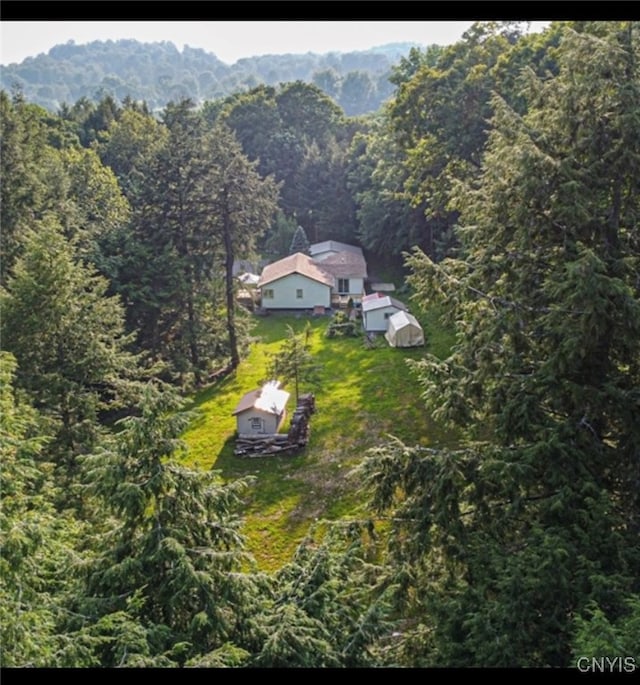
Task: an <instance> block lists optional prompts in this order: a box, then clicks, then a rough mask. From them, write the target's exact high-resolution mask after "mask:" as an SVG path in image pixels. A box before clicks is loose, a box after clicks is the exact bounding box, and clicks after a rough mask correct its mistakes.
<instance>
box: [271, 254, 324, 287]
mask: <svg viewBox="0 0 640 685" xmlns="http://www.w3.org/2000/svg"><path fill="white" fill-rule="evenodd" d="M291 274H300V275H301V276H306V277H307V278H310V279H311V280H312V281H318V282H319V283H323V284H324V285H327V286H329V287H331V286H333V276H332V275H331V274H329V273H327V272H326V271H324V270H323V269H321V268H320V266H318V264H316V262H314V261H313V259H311V257H308V256H307V255H306V254H303V253H302V252H296V253H295V254H292V255H289V256H288V257H285V258H284V259H280V260H278V261H277V262H273V264H268V265H267V266H265V267H264V269H263V270H262V274H261V276H260V281H259V282H258V287H259V288H261V287H262V286H265V285H267V284H268V283H272V282H273V281H277V280H278V279H280V278H284V277H285V276H290V275H291Z"/></svg>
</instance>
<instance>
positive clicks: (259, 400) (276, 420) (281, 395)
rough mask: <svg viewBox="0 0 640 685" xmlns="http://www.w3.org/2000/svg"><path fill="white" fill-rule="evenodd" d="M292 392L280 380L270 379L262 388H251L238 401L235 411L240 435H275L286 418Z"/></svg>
mask: <svg viewBox="0 0 640 685" xmlns="http://www.w3.org/2000/svg"><path fill="white" fill-rule="evenodd" d="M289 397H290V393H288V392H287V391H286V390H283V389H282V388H281V387H280V382H279V381H269V382H268V383H265V384H264V385H263V386H262V388H258V389H257V390H251V392H248V393H246V395H244V396H243V397H242V399H241V400H240V402H238V405H237V406H236V408H235V409H234V411H233V414H234V416H235V417H236V421H237V430H238V435H239V436H240V437H252V436H260V435H274V434H275V433H277V432H278V431H279V430H280V427H281V426H282V424H283V423H284V420H285V418H286V415H287V412H286V406H287V402H288V400H289Z"/></svg>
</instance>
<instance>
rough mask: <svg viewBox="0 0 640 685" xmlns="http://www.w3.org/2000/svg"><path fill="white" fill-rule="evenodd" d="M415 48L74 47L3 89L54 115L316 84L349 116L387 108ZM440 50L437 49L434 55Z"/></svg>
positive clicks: (7, 71) (36, 63)
mask: <svg viewBox="0 0 640 685" xmlns="http://www.w3.org/2000/svg"><path fill="white" fill-rule="evenodd" d="M412 47H417V46H415V45H413V44H410V43H401V44H389V45H383V46H380V47H378V48H372V49H371V50H364V51H360V52H348V53H339V52H332V53H328V54H325V55H318V54H313V53H307V54H300V55H293V54H286V55H262V56H259V57H247V58H244V59H240V60H238V61H237V62H236V63H235V64H225V63H224V62H222V61H221V60H219V59H218V58H217V57H216V56H215V54H213V53H211V52H206V51H205V50H202V49H200V48H191V47H189V46H184V49H182V50H179V49H178V48H177V47H176V46H175V45H174V44H173V43H170V42H162V43H140V42H138V41H135V40H117V41H112V40H109V41H94V42H91V43H88V44H86V45H76V44H74V43H73V42H70V43H66V44H63V45H56V46H55V47H53V48H51V50H49V52H48V53H46V54H41V55H38V56H37V57H28V58H27V59H25V60H24V61H23V62H21V63H20V64H9V65H6V66H3V67H2V69H0V88H3V89H4V90H7V91H11V90H13V89H15V88H19V89H20V90H21V91H22V92H23V94H24V96H25V97H26V98H27V99H28V100H29V101H30V102H34V103H36V104H38V105H42V106H43V107H45V108H46V109H48V110H50V111H52V112H55V111H57V110H58V109H59V108H60V107H61V106H62V105H63V104H67V105H70V104H72V103H74V102H76V101H77V100H80V99H81V98H87V99H89V100H93V101H98V100H101V99H102V98H104V97H105V96H107V95H109V96H111V97H113V98H115V99H116V100H119V101H122V100H124V99H125V98H131V99H132V100H138V101H139V100H144V101H145V102H146V103H147V105H148V106H149V107H150V108H151V109H152V110H160V109H162V108H163V107H165V106H166V105H167V104H168V103H169V102H170V101H171V100H174V101H175V100H180V99H183V98H189V99H191V100H193V101H194V102H196V103H201V102H203V101H205V100H214V99H218V98H221V97H224V96H226V95H230V94H231V93H237V92H239V91H246V90H249V89H251V88H255V87H256V86H259V85H261V84H264V85H272V86H274V85H278V84H279V83H287V82H289V81H298V80H299V81H304V82H306V83H313V84H315V85H317V86H318V87H319V88H320V89H321V90H322V91H323V92H324V93H326V94H327V95H328V96H329V97H331V98H332V99H333V100H334V101H335V102H336V103H337V104H338V105H340V107H342V108H343V109H344V111H345V113H346V114H347V115H349V116H355V115H358V114H366V113H367V112H373V111H376V110H377V109H379V108H380V106H381V104H382V103H383V102H384V101H385V100H387V99H388V98H389V97H391V95H392V94H393V85H392V84H391V83H389V75H390V73H391V68H392V67H393V66H394V65H395V64H397V62H398V61H399V60H400V59H401V58H402V57H406V56H407V55H408V54H409V51H410V49H411V48H412ZM433 50H435V51H437V50H438V48H435V47H434V48H433Z"/></svg>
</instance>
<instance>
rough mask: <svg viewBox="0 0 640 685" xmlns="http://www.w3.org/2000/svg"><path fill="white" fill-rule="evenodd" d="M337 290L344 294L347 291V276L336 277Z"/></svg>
mask: <svg viewBox="0 0 640 685" xmlns="http://www.w3.org/2000/svg"><path fill="white" fill-rule="evenodd" d="M338 292H339V293H340V294H341V295H345V294H346V293H348V292H349V279H348V278H339V279H338Z"/></svg>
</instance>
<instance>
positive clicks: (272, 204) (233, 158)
mask: <svg viewBox="0 0 640 685" xmlns="http://www.w3.org/2000/svg"><path fill="white" fill-rule="evenodd" d="M209 140H210V150H209V151H210V154H211V157H212V159H213V160H214V166H213V169H212V173H211V176H210V183H211V186H210V191H211V208H210V211H211V213H212V215H213V220H214V226H213V231H214V235H215V236H216V238H217V239H218V240H219V241H220V242H221V244H222V246H221V249H222V254H223V260H224V275H225V295H226V298H225V304H226V319H227V333H228V336H229V356H230V358H231V367H232V368H234V369H235V368H236V367H237V366H238V365H239V364H240V342H241V341H240V340H239V336H238V329H237V325H236V309H237V307H236V292H235V281H234V278H233V265H234V262H235V260H236V258H244V259H246V258H249V257H252V256H253V255H254V254H255V248H256V243H257V240H258V239H259V238H260V237H261V236H262V235H264V233H265V231H266V230H267V228H268V227H269V224H270V222H271V220H272V218H273V216H274V214H275V211H276V207H277V198H278V186H277V185H276V184H275V182H274V181H273V178H271V177H269V178H266V179H263V178H261V177H260V176H259V174H258V173H257V171H256V166H257V165H256V164H255V163H251V162H249V160H248V159H247V158H246V157H245V155H244V154H243V153H242V149H241V147H240V144H239V143H238V141H237V140H236V138H235V136H234V135H233V133H232V131H231V130H230V129H229V128H228V127H227V126H226V125H225V124H220V125H219V126H217V127H216V128H215V129H214V130H213V131H212V133H211V137H210V139H209Z"/></svg>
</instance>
